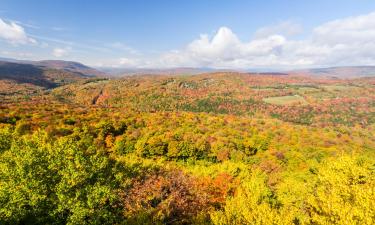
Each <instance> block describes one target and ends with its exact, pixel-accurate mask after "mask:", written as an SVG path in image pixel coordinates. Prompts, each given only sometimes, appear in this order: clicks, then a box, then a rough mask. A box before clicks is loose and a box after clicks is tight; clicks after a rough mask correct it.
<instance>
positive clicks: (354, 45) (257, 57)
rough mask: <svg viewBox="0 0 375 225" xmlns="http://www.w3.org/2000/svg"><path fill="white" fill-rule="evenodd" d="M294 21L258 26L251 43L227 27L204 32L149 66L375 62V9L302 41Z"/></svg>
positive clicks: (326, 26)
mask: <svg viewBox="0 0 375 225" xmlns="http://www.w3.org/2000/svg"><path fill="white" fill-rule="evenodd" d="M300 31H301V27H300V26H299V25H297V24H295V23H292V22H283V23H280V24H277V25H274V26H270V27H265V28H261V29H258V30H257V31H256V32H255V34H254V38H253V39H251V40H249V41H242V40H239V38H238V37H237V35H236V34H235V33H234V32H233V31H232V30H231V29H230V28H228V27H221V28H219V29H218V31H217V33H216V34H215V35H214V36H213V37H210V36H209V35H206V34H203V35H201V36H200V38H198V39H196V40H194V41H192V42H191V43H190V44H188V45H187V46H186V47H185V48H184V49H181V50H173V51H170V52H167V53H165V54H162V55H161V56H160V58H159V59H158V60H155V61H154V62H153V63H151V64H150V65H158V66H160V67H179V66H205V67H214V68H296V67H319V66H340V65H369V64H371V65H375V12H373V13H370V14H367V15H361V16H357V17H349V18H344V19H339V20H335V21H330V22H327V23H324V24H322V25H320V26H317V27H316V28H314V29H313V30H312V31H311V32H310V35H307V36H306V37H305V38H304V39H302V40H293V39H292V37H291V36H293V35H295V34H298V32H300Z"/></svg>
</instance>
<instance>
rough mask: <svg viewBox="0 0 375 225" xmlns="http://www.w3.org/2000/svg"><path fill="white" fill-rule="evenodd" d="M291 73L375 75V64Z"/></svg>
mask: <svg viewBox="0 0 375 225" xmlns="http://www.w3.org/2000/svg"><path fill="white" fill-rule="evenodd" d="M290 73H291V74H295V73H298V74H305V75H310V76H324V77H337V78H360V77H375V66H341V67H327V68H314V69H305V70H296V71H291V72H290Z"/></svg>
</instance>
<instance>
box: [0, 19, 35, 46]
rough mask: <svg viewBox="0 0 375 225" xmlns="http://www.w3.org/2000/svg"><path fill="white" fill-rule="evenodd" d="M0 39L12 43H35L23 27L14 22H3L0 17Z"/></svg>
mask: <svg viewBox="0 0 375 225" xmlns="http://www.w3.org/2000/svg"><path fill="white" fill-rule="evenodd" d="M0 39H3V40H5V41H7V42H9V43H11V44H13V45H18V44H36V41H35V40H34V39H32V38H30V37H28V36H27V35H26V32H25V30H24V28H23V27H22V26H20V25H18V24H17V23H15V22H9V23H7V22H5V21H4V20H2V19H0Z"/></svg>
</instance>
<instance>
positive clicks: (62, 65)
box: [32, 60, 105, 76]
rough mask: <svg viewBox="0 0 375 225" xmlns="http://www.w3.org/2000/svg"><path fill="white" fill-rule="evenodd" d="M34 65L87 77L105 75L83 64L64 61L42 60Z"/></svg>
mask: <svg viewBox="0 0 375 225" xmlns="http://www.w3.org/2000/svg"><path fill="white" fill-rule="evenodd" d="M32 64H33V65H37V66H43V67H46V68H52V69H60V70H65V71H69V72H74V73H80V74H82V75H85V76H104V75H105V73H104V72H101V71H99V70H96V69H94V68H91V67H88V66H86V65H83V64H82V63H78V62H73V61H63V60H42V61H36V62H33V63H32Z"/></svg>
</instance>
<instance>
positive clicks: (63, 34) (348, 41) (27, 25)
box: [0, 0, 375, 69]
mask: <svg viewBox="0 0 375 225" xmlns="http://www.w3.org/2000/svg"><path fill="white" fill-rule="evenodd" d="M0 57H4V58H15V59H25V60H45V59H58V60H69V61H78V62H82V63H84V64H87V65H90V66H95V67H116V68H117V67H120V68H121V67H124V68H172V67H207V68H220V69H224V68H225V69H297V68H312V67H329V66H352V65H375V1H374V0H330V1H327V0H314V1H300V0H268V1H265V0H263V1H260V0H259V1H255V0H215V1H213V0H148V1H146V0H137V1H136V0H133V1H130V0H122V1H121V0H106V1H104V0H102V1H99V0H98V1H91V0H53V1H51V0H23V1H21V0H1V1H0Z"/></svg>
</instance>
